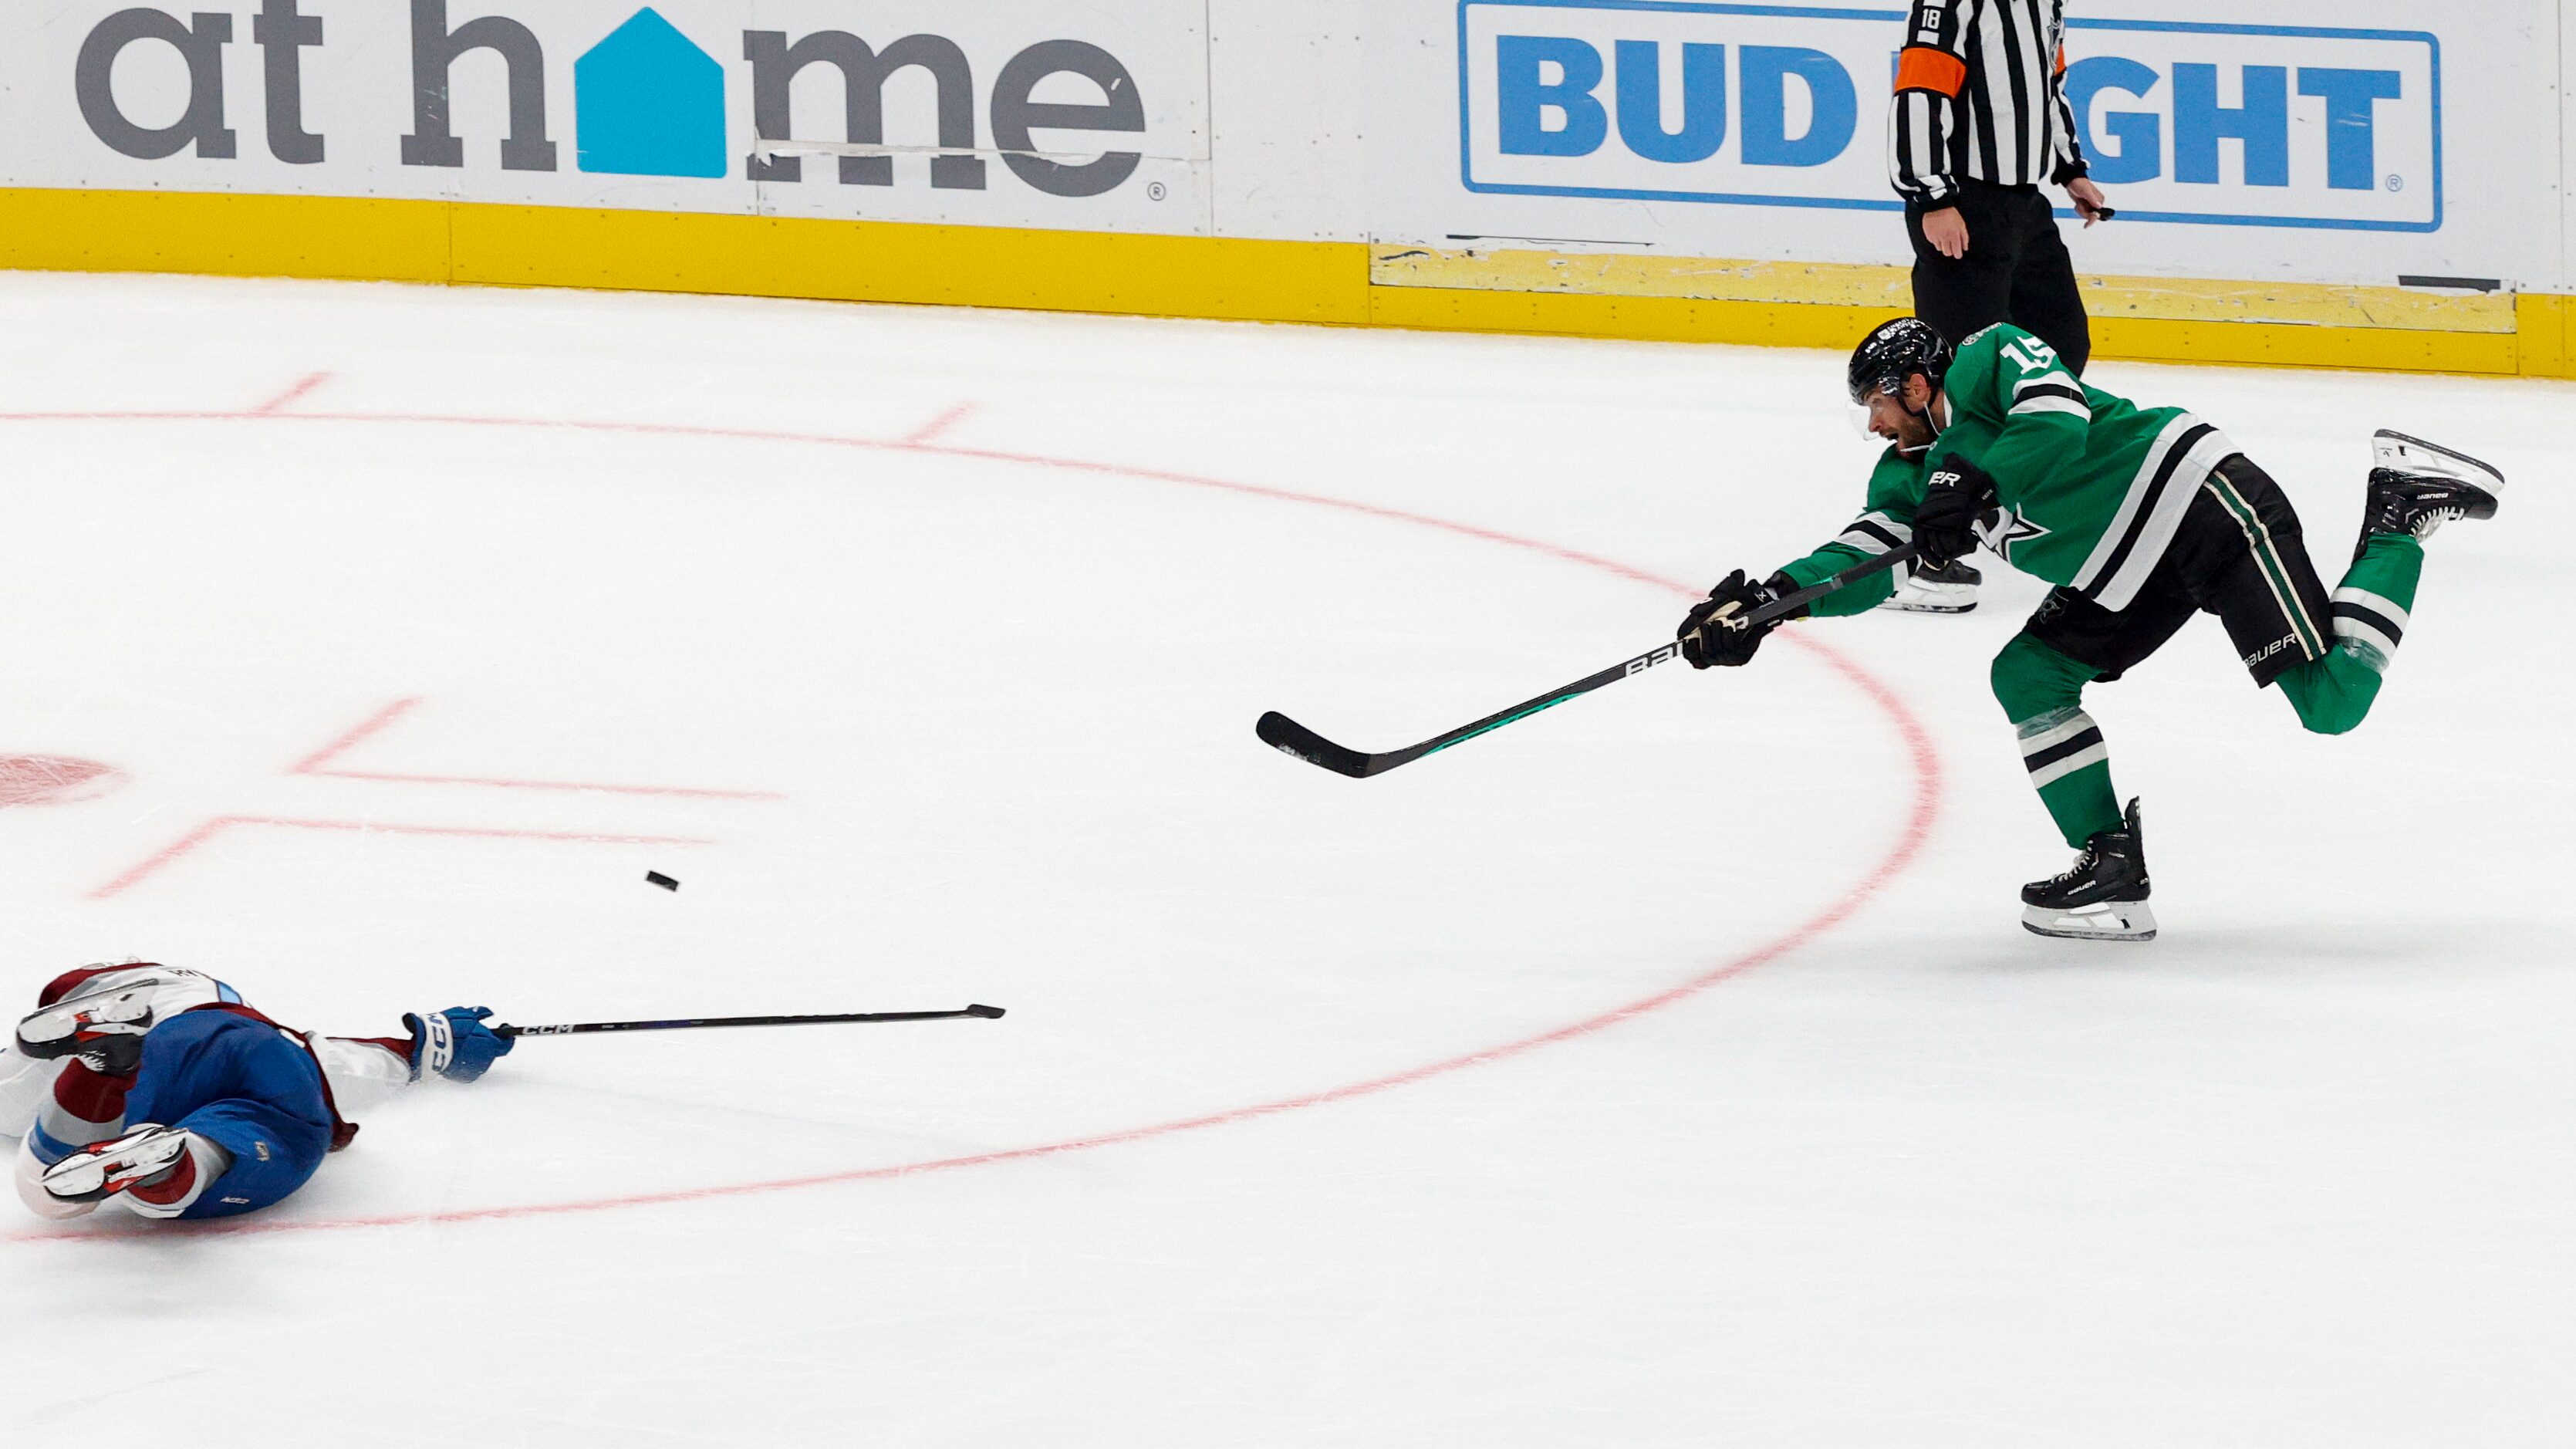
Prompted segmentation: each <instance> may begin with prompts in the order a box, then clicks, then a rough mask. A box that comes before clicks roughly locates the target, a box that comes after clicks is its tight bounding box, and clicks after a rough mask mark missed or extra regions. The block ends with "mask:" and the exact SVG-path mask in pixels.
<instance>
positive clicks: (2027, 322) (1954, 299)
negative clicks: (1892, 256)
mask: <svg viewBox="0 0 2576 1449" xmlns="http://www.w3.org/2000/svg"><path fill="white" fill-rule="evenodd" d="M1951 204H1952V205H1955V206H1957V207H1958V208H1959V215H1960V216H1961V218H1963V219H1964V220H1966V222H1967V223H1968V254H1967V255H1966V256H1964V257H1961V258H1959V259H1958V260H1956V261H1952V260H1951V259H1950V258H1948V257H1945V256H1943V255H1941V253H1940V252H1939V251H1937V250H1935V249H1934V248H1933V246H1932V244H1931V243H1930V242H1928V241H1925V240H1924V239H1923V214H1922V211H1921V210H1920V209H1919V208H1916V207H1911V206H1909V207H1907V208H1906V209H1905V229H1906V231H1907V232H1908V233H1909V234H1910V235H1912V237H1913V238H1914V315H1915V316H1917V317H1920V318H1922V319H1923V320H1924V321H1926V322H1929V323H1931V324H1932V326H1933V328H1934V329H1935V330H1936V331H1938V332H1939V333H1940V334H1941V335H1942V336H1944V337H1946V338H1948V339H1950V345H1951V346H1953V347H1955V346H1957V345H1959V344H1960V343H1961V342H1964V341H1966V340H1967V339H1968V337H1969V335H1970V334H1972V333H1975V332H1979V331H1982V330H1984V329H1985V328H1988V327H1992V326H1993V325H1995V324H1996V323H1998V322H2009V323H2011V324H2012V325H2014V326H2015V327H2018V328H2020V329H2022V330H2023V331H2024V332H2028V333H2030V334H2031V335H2033V336H2035V337H2037V338H2038V339H2039V340H2040V341H2042V342H2045V343H2047V344H2048V345H2049V346H2051V347H2053V348H2056V349H2057V355H2058V356H2059V357H2062V358H2064V359H2065V360H2066V365H2067V367H2068V368H2069V369H2070V370H2072V371H2074V372H2077V373H2081V372H2083V371H2084V362H2085V359H2087V358H2089V357H2091V356H2092V355H2093V329H2092V327H2091V326H2090V325H2089V324H2087V323H2086V321H2085V319H2084V296H2083V294H2082V293H2081V292H2079V291H2077V290H2076V287H2075V261H2074V259H2073V258H2072V257H2069V256H2068V255H2067V254H2066V242H2065V240H2064V239H2063V238H2062V237H2060V236H2059V235H2058V234H2057V218H2056V217H2055V216H2054V215H2052V214H2051V213H2050V210H2049V204H2048V198H2047V197H2046V196H2045V195H2043V194H2041V192H2040V189H2039V188H2038V187H2036V186H1996V185H1993V184H1992V183H1990V182H1984V181H1968V182H1963V183H1961V190H1960V192H1959V195H1958V197H1957V198H1956V200H1955V201H1953V202H1952V203H1951Z"/></svg>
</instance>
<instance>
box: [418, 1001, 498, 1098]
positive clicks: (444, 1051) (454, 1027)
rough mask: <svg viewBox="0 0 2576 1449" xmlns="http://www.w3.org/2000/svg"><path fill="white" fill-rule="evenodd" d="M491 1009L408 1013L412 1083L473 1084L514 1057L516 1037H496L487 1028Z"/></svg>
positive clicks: (466, 1008)
mask: <svg viewBox="0 0 2576 1449" xmlns="http://www.w3.org/2000/svg"><path fill="white" fill-rule="evenodd" d="M491 1014H492V1008H490V1007H488V1006H451V1007H449V1008H447V1009H446V1010H445V1011H431V1012H420V1013H413V1012H404V1013H403V1026H404V1027H405V1028H407V1029H408V1030H409V1031H410V1032H411V1079H412V1080H413V1081H415V1082H417V1081H419V1080H420V1079H421V1078H422V1077H424V1076H429V1075H436V1076H441V1077H445V1078H447V1079H448V1080H449V1081H451V1082H470V1081H473V1080H474V1079H475V1078H477V1077H479V1076H481V1075H483V1074H484V1073H485V1072H488V1071H490V1070H491V1069H492V1063H493V1062H495V1061H497V1060H499V1059H500V1058H502V1057H506V1056H508V1055H509V1054H510V1048H512V1047H514V1046H517V1045H518V1044H519V1043H518V1039H517V1038H515V1037H506V1036H496V1035H494V1034H493V1031H492V1028H490V1027H488V1026H485V1025H484V1024H483V1021H484V1018H486V1017H488V1016H490V1015H491Z"/></svg>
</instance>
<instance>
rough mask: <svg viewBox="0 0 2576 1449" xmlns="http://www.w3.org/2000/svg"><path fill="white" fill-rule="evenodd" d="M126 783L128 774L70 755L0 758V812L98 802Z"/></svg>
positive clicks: (8, 756) (3, 756) (0, 756)
mask: <svg viewBox="0 0 2576 1449" xmlns="http://www.w3.org/2000/svg"><path fill="white" fill-rule="evenodd" d="M124 783H125V772H124V771H122V770H119V769H117V768H116V767H115V766H113V765H102V764H100V763H99V762H98V761H96V760H75V759H73V758H72V757H71V756H69V755H0V810H4V809H7V808H8V807H9V806H12V805H68V804H70V803H72V802H73V801H75V800H95V799H97V798H98V797H99V796H101V795H105V794H108V793H109V792H111V791H113V790H115V789H116V788H117V787H118V786H120V785H123V784H124Z"/></svg>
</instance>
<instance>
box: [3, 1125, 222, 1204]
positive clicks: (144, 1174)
mask: <svg viewBox="0 0 2576 1449" xmlns="http://www.w3.org/2000/svg"><path fill="white" fill-rule="evenodd" d="M188 1140H189V1139H188V1134H187V1133H186V1132H185V1131H183V1130H181V1129H179V1128H177V1127H163V1126H160V1125H158V1124H155V1123H151V1122H146V1123H144V1124H143V1125H142V1126H140V1127H136V1128H134V1129H133V1130H131V1131H129V1132H127V1133H126V1134H125V1135H124V1136H122V1137H119V1138H117V1139H116V1140H115V1141H113V1142H93V1143H91V1144H90V1145H89V1146H87V1147H81V1148H75V1149H74V1150H73V1152H72V1154H71V1156H69V1157H66V1158H64V1159H63V1160H62V1161H60V1162H57V1163H55V1164H54V1165H53V1166H51V1167H48V1168H46V1169H45V1175H44V1176H43V1177H42V1178H41V1179H39V1184H40V1185H41V1186H42V1187H43V1188H44V1192H45V1196H47V1197H49V1198H51V1199H53V1200H54V1201H55V1202H58V1203H83V1202H97V1201H99V1200H101V1199H103V1198H109V1197H113V1196H115V1195H116V1194H118V1193H120V1192H123V1191H125V1190H126V1189H127V1188H132V1187H149V1186H151V1185H152V1184H153V1183H156V1182H158V1181H160V1180H161V1179H163V1178H166V1177H168V1176H169V1175H170V1174H171V1173H172V1172H174V1171H176V1170H178V1167H179V1163H180V1160H181V1159H182V1158H184V1157H186V1156H187V1155H188Z"/></svg>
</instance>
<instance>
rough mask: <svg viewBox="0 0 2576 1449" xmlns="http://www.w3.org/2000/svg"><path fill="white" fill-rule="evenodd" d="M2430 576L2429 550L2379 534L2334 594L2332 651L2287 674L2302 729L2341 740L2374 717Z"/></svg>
mask: <svg viewBox="0 0 2576 1449" xmlns="http://www.w3.org/2000/svg"><path fill="white" fill-rule="evenodd" d="M2423 575H2424V545H2423V544H2421V543H2419V542H2417V541H2416V540H2415V539H2413V538H2410V537H2408V536H2407V535H2405V534H2402V533H2375V534H2372V535H2370V536H2369V537H2368V538H2365V539H2363V540H2362V545H2361V555H2360V557H2358V558H2356V559H2354V560H2353V561H2352V567H2351V568H2350V569H2348V570H2346V571H2345V573H2344V576H2343V582H2342V583H2340V584H2338V585H2336V586H2335V591H2334V646H2333V647H2332V648H2331V649H2329V650H2327V651H2326V654H2325V656H2324V657H2323V658H2320V659H2311V660H2309V661H2308V662H2307V663H2305V664H2300V665H2296V666H2294V667H2292V668H2291V669H2288V670H2286V671H2284V672H2283V673H2282V675H2281V679H2280V685H2281V693H2282V694H2284V695H2286V696H2287V697H2288V698H2289V701H2290V707H2291V708H2292V709H2295V710H2297V711H2298V712H2299V723H2301V724H2303V725H2306V726H2307V727H2308V728H2309V729H2311V730H2314V731H2315V732H2317V733H2318V734H2321V735H2339V734H2342V733H2343V732H2344V731H2346V730H2349V729H2351V728H2352V727H2353V726H2355V725H2358V724H2360V723H2361V722H2362V720H2363V719H2365V718H2366V717H2368V716H2369V714H2370V706H2371V704H2372V702H2373V701H2375V700H2377V699H2378V698H2379V684H2380V680H2381V678H2382V677H2383V676H2384V675H2386V674H2387V673H2388V666H2389V665H2390V663H2392V662H2393V661H2394V660H2395V659H2396V657H2397V646H2398V644H2399V642H2400V641H2402V640H2404V639H2405V637H2406V624H2407V611H2408V610H2410V609H2412V608H2414V607H2415V586H2416V584H2417V583H2418V582H2419V581H2420V580H2421V579H2422V578H2423Z"/></svg>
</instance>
